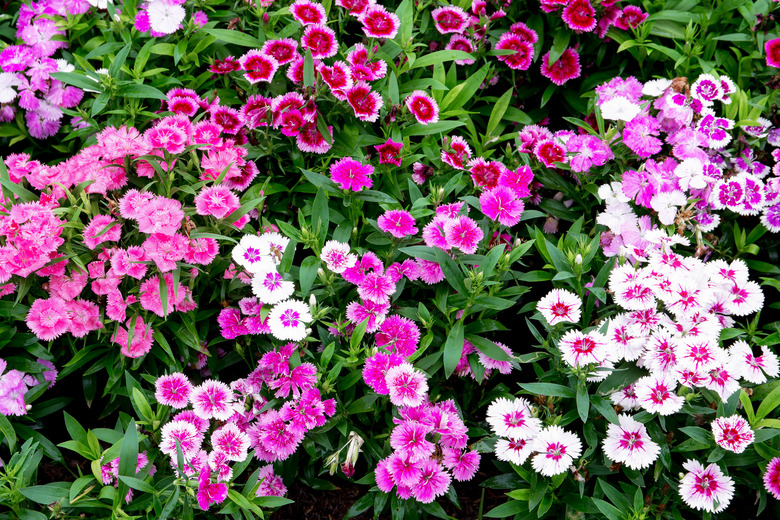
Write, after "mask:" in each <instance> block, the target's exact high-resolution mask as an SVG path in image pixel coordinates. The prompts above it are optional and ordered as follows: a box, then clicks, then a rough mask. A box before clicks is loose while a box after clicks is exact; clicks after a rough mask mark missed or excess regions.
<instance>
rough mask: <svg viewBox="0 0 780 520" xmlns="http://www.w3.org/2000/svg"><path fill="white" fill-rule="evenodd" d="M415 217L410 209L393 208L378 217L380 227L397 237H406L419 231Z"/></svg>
mask: <svg viewBox="0 0 780 520" xmlns="http://www.w3.org/2000/svg"><path fill="white" fill-rule="evenodd" d="M414 224H415V222H414V218H413V217H412V215H411V214H410V213H409V212H408V211H404V210H400V209H392V210H388V211H385V212H384V213H383V214H382V215H380V216H379V218H378V219H377V225H378V226H379V229H381V230H382V231H384V232H386V233H390V234H391V235H393V236H394V237H396V238H404V237H405V236H408V235H414V234H416V233H417V228H416V227H415V225H414Z"/></svg>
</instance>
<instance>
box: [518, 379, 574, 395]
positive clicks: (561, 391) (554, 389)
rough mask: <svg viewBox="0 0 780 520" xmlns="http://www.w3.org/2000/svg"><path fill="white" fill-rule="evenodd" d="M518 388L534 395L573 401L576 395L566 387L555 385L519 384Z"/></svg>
mask: <svg viewBox="0 0 780 520" xmlns="http://www.w3.org/2000/svg"><path fill="white" fill-rule="evenodd" d="M519 385H520V388H522V389H523V390H527V391H528V392H531V393H532V394H536V395H548V396H551V397H568V398H570V399H573V398H574V397H576V396H577V393H576V392H575V391H574V390H572V389H571V388H569V387H568V386H563V385H557V384H555V383H519Z"/></svg>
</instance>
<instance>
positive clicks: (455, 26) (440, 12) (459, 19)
mask: <svg viewBox="0 0 780 520" xmlns="http://www.w3.org/2000/svg"><path fill="white" fill-rule="evenodd" d="M431 16H432V17H433V23H434V25H435V26H436V30H437V31H439V33H440V34H450V33H457V34H463V32H464V31H465V30H466V28H467V27H468V26H469V15H468V14H467V13H466V12H465V11H464V10H463V9H461V8H460V7H457V6H450V5H448V6H443V7H437V8H436V9H434V10H433V11H431Z"/></svg>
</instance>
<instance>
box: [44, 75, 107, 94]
mask: <svg viewBox="0 0 780 520" xmlns="http://www.w3.org/2000/svg"><path fill="white" fill-rule="evenodd" d="M51 77H53V78H54V79H58V80H60V81H62V82H63V83H65V84H66V85H73V86H74V87H79V88H83V89H86V90H91V91H94V92H100V91H101V90H103V88H102V87H101V86H100V85H99V84H98V83H97V82H96V81H95V80H93V79H92V78H90V77H89V76H86V75H84V74H79V73H77V72H52V73H51Z"/></svg>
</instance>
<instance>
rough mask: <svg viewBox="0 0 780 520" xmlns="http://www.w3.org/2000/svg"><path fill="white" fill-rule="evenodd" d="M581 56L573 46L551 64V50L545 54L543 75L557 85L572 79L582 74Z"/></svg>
mask: <svg viewBox="0 0 780 520" xmlns="http://www.w3.org/2000/svg"><path fill="white" fill-rule="evenodd" d="M581 70H582V69H581V68H580V56H579V54H577V51H575V50H574V49H572V48H570V47H569V48H567V49H566V50H564V51H563V54H561V57H560V58H558V61H556V62H555V63H553V64H552V65H550V52H549V51H548V52H547V54H545V55H544V58H543V59H542V68H541V72H542V76H544V77H546V78H548V79H549V80H550V81H552V82H553V83H555V84H556V85H559V86H560V85H563V84H564V83H566V82H567V81H569V80H570V79H575V78H578V77H579V76H580V72H581Z"/></svg>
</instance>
